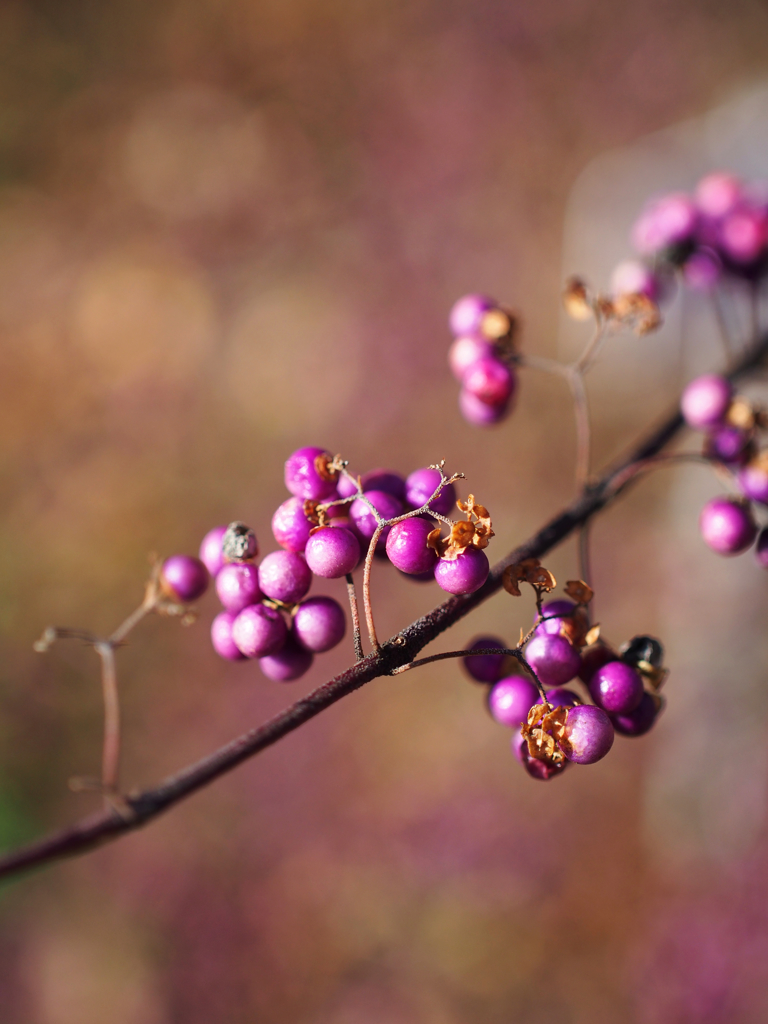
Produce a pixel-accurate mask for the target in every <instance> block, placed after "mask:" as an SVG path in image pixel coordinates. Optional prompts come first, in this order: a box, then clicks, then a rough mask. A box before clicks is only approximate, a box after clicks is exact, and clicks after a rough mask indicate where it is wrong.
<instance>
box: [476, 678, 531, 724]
mask: <svg viewBox="0 0 768 1024" xmlns="http://www.w3.org/2000/svg"><path fill="white" fill-rule="evenodd" d="M538 701H539V691H538V689H537V688H536V686H535V685H534V684H533V683H532V682H531V680H530V679H528V678H527V677H526V676H507V677H506V678H504V679H500V680H499V681H498V683H496V684H495V685H494V686H492V687H491V689H490V690H489V691H488V710H489V711H490V713H491V716H492V717H493V718H494V719H495V720H496V721H497V722H498V723H499V724H500V725H507V726H509V727H510V728H511V729H519V728H520V726H521V725H522V724H523V723H524V722H526V721H527V720H528V712H529V711H530V710H531V708H532V707H533V705H534V704H536V703H538Z"/></svg>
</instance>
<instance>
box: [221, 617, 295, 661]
mask: <svg viewBox="0 0 768 1024" xmlns="http://www.w3.org/2000/svg"><path fill="white" fill-rule="evenodd" d="M287 635H288V628H287V627H286V625H285V619H284V618H283V616H282V615H281V614H280V612H279V611H277V610H276V609H275V608H270V607H269V606H268V605H265V604H252V605H249V606H248V607H247V608H243V610H242V611H241V612H240V614H239V615H238V616H237V618H236V619H235V621H234V623H233V624H232V639H233V640H234V641H235V644H236V645H237V647H238V648H239V649H240V650H241V651H242V652H243V654H244V655H245V656H246V658H263V657H265V656H266V655H268V654H277V652H278V651H279V650H281V649H282V647H283V644H284V643H285V638H286V636H287Z"/></svg>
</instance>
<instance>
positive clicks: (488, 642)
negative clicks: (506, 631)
mask: <svg viewBox="0 0 768 1024" xmlns="http://www.w3.org/2000/svg"><path fill="white" fill-rule="evenodd" d="M506 646H507V645H506V644H505V643H504V641H503V640H500V639H499V637H497V636H478V637H476V638H475V639H474V640H473V641H472V643H471V644H469V646H468V647H467V650H468V651H477V650H483V649H484V648H494V647H501V648H505V647H506ZM505 661H506V655H505V654H478V655H477V657H476V658H462V659H461V663H462V665H463V666H464V671H465V672H466V673H467V675H468V676H470V677H471V678H472V679H474V680H475V682H477V683H496V682H498V681H499V679H501V677H502V674H503V672H504V662H505Z"/></svg>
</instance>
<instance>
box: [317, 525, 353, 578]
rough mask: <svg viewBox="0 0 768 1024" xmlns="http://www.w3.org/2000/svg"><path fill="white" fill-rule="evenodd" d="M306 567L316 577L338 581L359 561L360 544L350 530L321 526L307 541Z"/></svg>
mask: <svg viewBox="0 0 768 1024" xmlns="http://www.w3.org/2000/svg"><path fill="white" fill-rule="evenodd" d="M305 555H306V559H307V565H308V566H309V568H310V569H311V571H312V572H313V573H315V575H317V576H322V577H323V578H324V579H327V580H338V579H340V578H341V577H342V576H346V575H347V573H348V572H352V570H353V569H354V568H355V567H356V566H357V564H358V562H359V561H360V543H359V541H358V539H357V537H356V536H355V535H354V534H353V533H352V531H351V530H347V529H345V528H344V527H342V526H323V527H322V528H321V529H319V530H316V531H315V532H314V533H313V534H312V536H311V537H310V538H309V540H308V541H307V547H306V551H305Z"/></svg>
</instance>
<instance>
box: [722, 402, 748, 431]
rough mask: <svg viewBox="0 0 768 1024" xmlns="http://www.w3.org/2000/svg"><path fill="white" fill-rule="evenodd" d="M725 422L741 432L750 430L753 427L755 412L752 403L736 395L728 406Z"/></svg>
mask: <svg viewBox="0 0 768 1024" xmlns="http://www.w3.org/2000/svg"><path fill="white" fill-rule="evenodd" d="M725 422H726V423H727V424H728V425H729V426H731V427H739V428H740V429H741V430H752V429H753V428H754V426H755V410H754V409H753V408H752V403H751V402H749V401H748V400H747V399H746V398H743V397H742V396H741V395H737V396H736V398H734V399H733V401H732V402H731V404H730V405H729V406H728V412H727V413H726V414H725Z"/></svg>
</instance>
